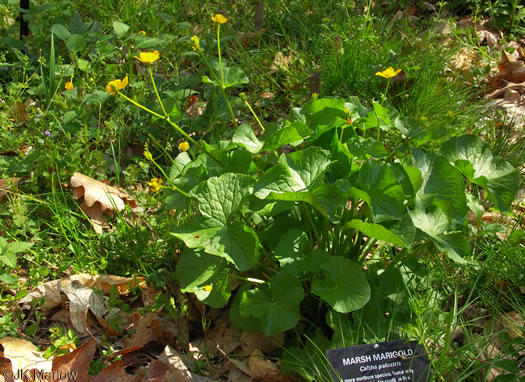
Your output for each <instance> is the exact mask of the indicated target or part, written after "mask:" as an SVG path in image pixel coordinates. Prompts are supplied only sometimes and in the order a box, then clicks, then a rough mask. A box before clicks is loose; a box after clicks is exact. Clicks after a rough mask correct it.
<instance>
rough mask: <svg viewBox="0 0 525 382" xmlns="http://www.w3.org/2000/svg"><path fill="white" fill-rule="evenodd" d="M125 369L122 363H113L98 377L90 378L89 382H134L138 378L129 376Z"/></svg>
mask: <svg viewBox="0 0 525 382" xmlns="http://www.w3.org/2000/svg"><path fill="white" fill-rule="evenodd" d="M125 367H126V366H125V364H124V362H122V361H116V362H113V363H112V364H111V365H109V366H108V367H105V368H104V369H102V371H101V372H100V373H98V374H97V375H94V376H90V377H89V382H109V381H111V382H133V381H134V380H135V378H136V377H135V376H134V375H131V374H128V373H127V372H126V370H125V369H124V368H125Z"/></svg>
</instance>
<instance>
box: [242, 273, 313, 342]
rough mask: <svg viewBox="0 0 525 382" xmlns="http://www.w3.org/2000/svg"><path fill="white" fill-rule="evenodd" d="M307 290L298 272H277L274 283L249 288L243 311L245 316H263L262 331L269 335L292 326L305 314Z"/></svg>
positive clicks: (244, 296)
mask: <svg viewBox="0 0 525 382" xmlns="http://www.w3.org/2000/svg"><path fill="white" fill-rule="evenodd" d="M303 298H304V290H303V287H302V286H301V283H300V281H299V280H297V278H296V277H295V276H293V275H292V274H290V273H288V272H284V271H280V272H277V273H276V274H275V275H274V276H273V277H272V279H271V280H270V283H269V284H268V283H266V284H262V285H258V286H257V287H256V288H255V289H252V290H248V291H247V292H246V293H245V294H244V295H243V297H242V300H241V303H240V306H239V308H240V312H241V315H243V316H248V315H251V316H254V317H256V318H258V319H260V320H261V331H262V332H263V333H264V334H265V335H267V336H273V335H275V334H277V333H280V332H283V331H285V330H288V329H291V328H293V327H295V326H296V325H297V322H299V318H300V316H301V314H300V312H299V304H300V303H301V301H302V300H303Z"/></svg>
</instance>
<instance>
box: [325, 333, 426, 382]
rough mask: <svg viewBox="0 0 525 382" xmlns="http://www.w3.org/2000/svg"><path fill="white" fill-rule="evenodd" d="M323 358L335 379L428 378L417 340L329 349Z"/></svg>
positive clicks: (391, 381) (415, 381)
mask: <svg viewBox="0 0 525 382" xmlns="http://www.w3.org/2000/svg"><path fill="white" fill-rule="evenodd" d="M326 358H327V359H328V362H330V365H331V368H330V373H331V374H332V377H333V380H334V381H336V382H361V381H367V382H398V381H409V382H427V381H430V378H431V370H430V360H429V359H428V355H427V352H426V351H425V348H424V347H423V346H421V345H418V343H417V341H408V340H394V341H387V342H379V343H376V344H370V345H359V346H352V347H348V348H341V349H329V350H327V351H326ZM336 373H337V374H338V375H336Z"/></svg>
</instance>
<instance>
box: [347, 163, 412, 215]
mask: <svg viewBox="0 0 525 382" xmlns="http://www.w3.org/2000/svg"><path fill="white" fill-rule="evenodd" d="M357 187H358V188H359V189H361V190H363V191H366V193H367V194H368V195H369V196H370V201H371V206H370V207H371V208H372V215H373V219H374V222H375V223H380V222H382V221H385V220H391V219H395V220H399V219H401V216H402V215H403V211H404V201H405V196H404V192H403V187H402V186H401V185H400V184H399V182H398V181H397V179H396V176H395V174H394V172H393V171H392V169H391V168H390V167H389V166H388V165H386V164H384V163H379V162H376V161H372V160H368V161H366V162H365V163H364V164H363V167H361V170H360V171H359V181H358V185H357Z"/></svg>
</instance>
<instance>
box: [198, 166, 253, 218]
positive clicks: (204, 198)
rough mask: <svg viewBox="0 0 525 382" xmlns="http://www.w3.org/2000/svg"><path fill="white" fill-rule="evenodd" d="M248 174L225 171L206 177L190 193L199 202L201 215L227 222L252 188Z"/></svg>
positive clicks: (251, 181)
mask: <svg viewBox="0 0 525 382" xmlns="http://www.w3.org/2000/svg"><path fill="white" fill-rule="evenodd" d="M252 183H253V180H252V177H251V176H249V175H244V174H234V173H226V174H223V175H221V176H219V177H213V178H210V179H208V180H207V181H206V182H204V183H202V184H201V185H199V187H197V189H196V190H195V191H194V192H193V193H192V194H193V196H195V198H196V199H197V201H198V202H199V210H200V212H201V214H202V216H204V217H206V218H208V219H212V220H215V221H217V222H219V223H220V224H222V225H224V224H227V223H228V222H229V221H230V219H231V217H232V215H233V214H234V213H235V212H237V210H238V208H239V206H240V205H241V203H242V202H243V201H244V198H245V197H246V196H248V195H250V194H251V192H252V190H253V186H252Z"/></svg>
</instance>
